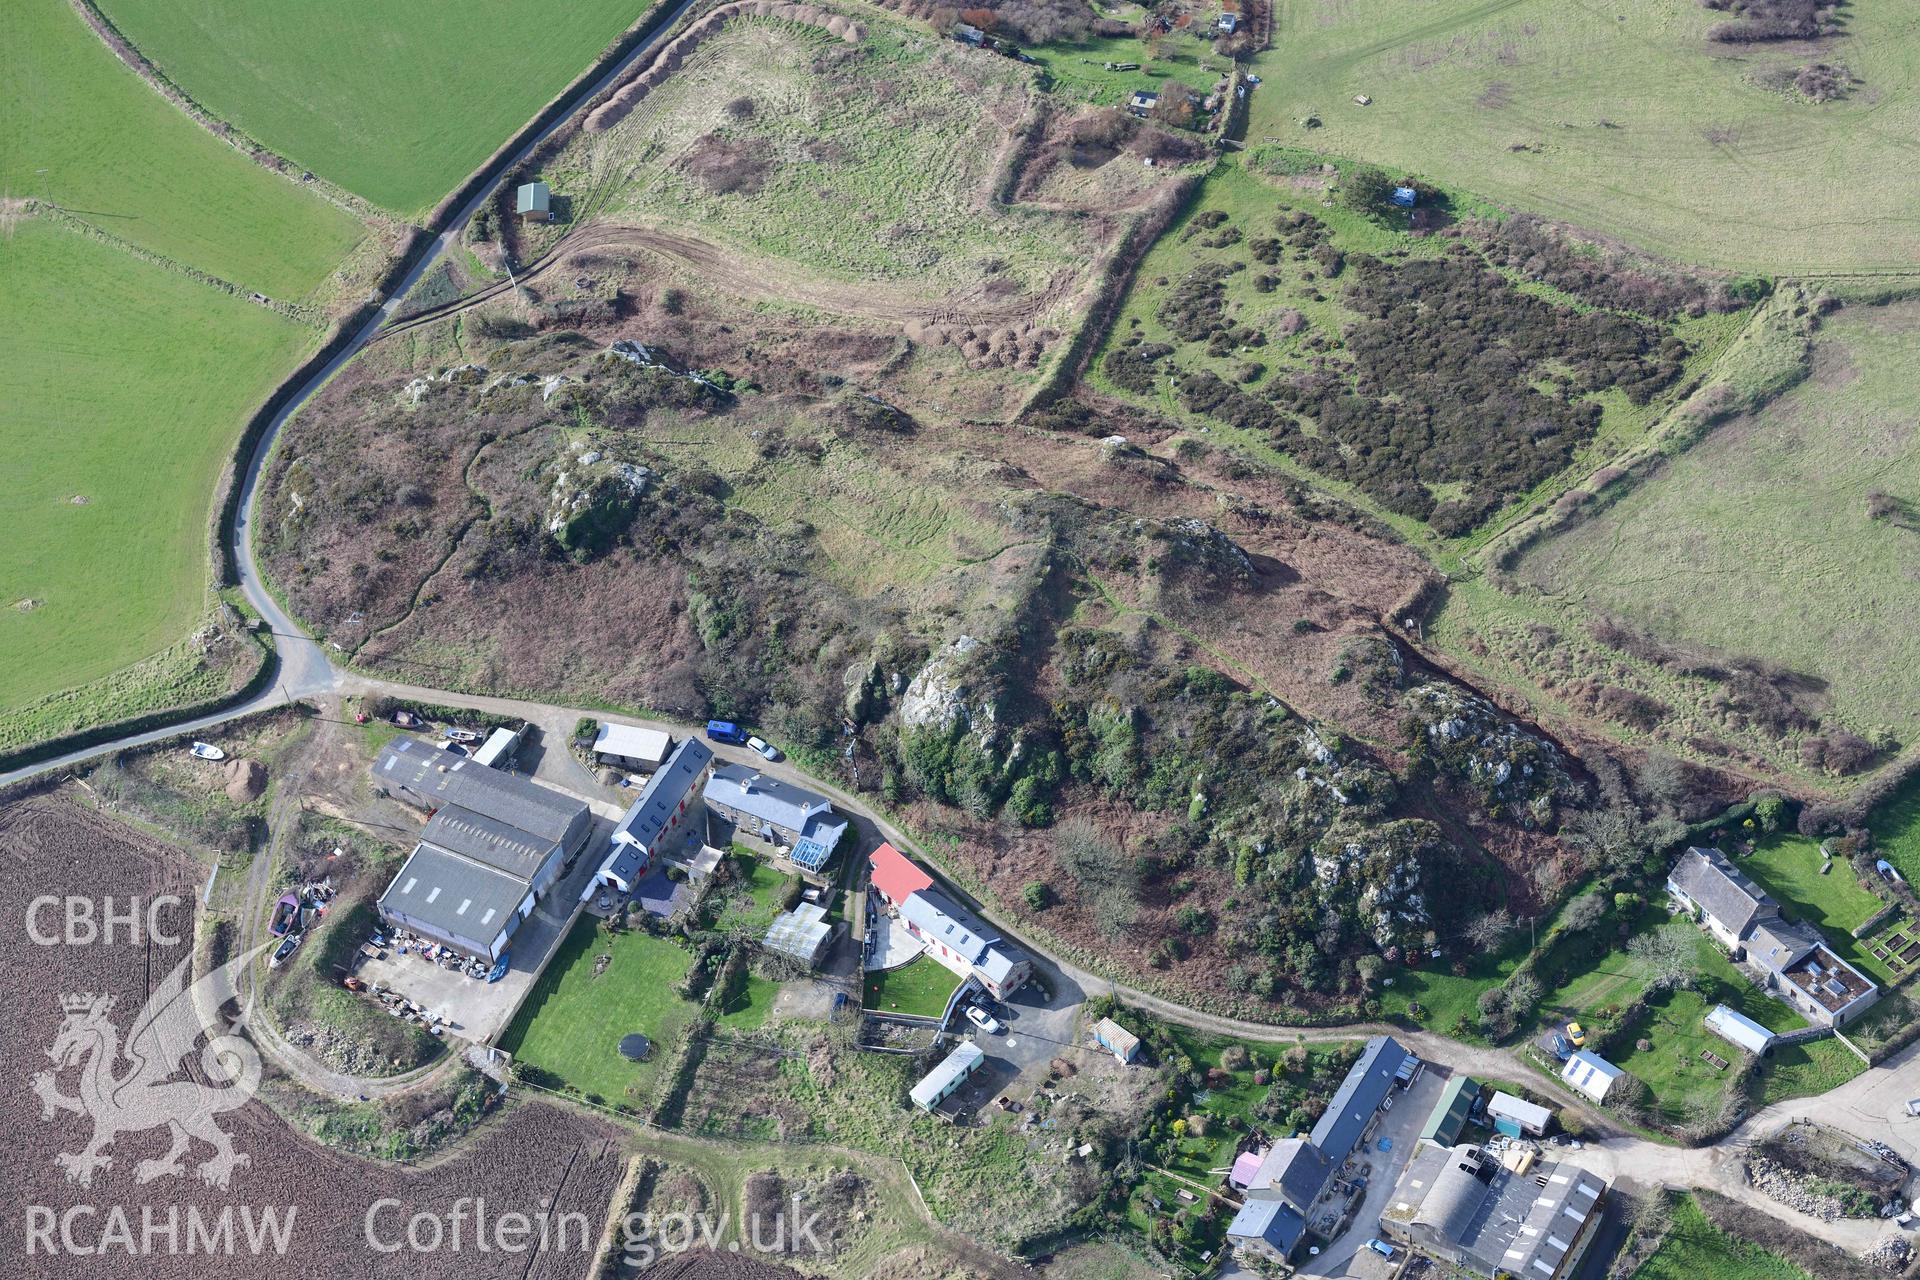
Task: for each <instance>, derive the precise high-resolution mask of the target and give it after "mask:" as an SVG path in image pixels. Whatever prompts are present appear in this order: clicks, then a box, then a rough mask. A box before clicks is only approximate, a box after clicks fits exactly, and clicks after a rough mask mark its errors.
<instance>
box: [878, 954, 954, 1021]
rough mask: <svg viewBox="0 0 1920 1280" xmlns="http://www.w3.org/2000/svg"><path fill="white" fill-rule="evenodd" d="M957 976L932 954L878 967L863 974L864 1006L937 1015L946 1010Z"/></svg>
mask: <svg viewBox="0 0 1920 1280" xmlns="http://www.w3.org/2000/svg"><path fill="white" fill-rule="evenodd" d="M959 985H960V979H958V978H956V977H954V976H953V971H952V970H951V969H949V968H947V967H946V966H945V965H943V964H941V963H940V962H939V961H938V960H935V959H934V958H933V957H932V956H925V955H923V956H921V957H920V958H919V959H917V960H910V961H908V962H907V963H906V964H903V965H901V966H900V967H899V968H898V969H882V970H881V971H879V972H878V973H869V974H868V975H867V985H866V1004H867V1008H869V1009H872V1010H874V1011H875V1012H877V1013H904V1014H910V1015H913V1016H916V1017H922V1018H937V1017H939V1016H940V1015H941V1014H942V1013H943V1012H945V1011H946V1007H947V1001H948V1000H949V999H951V998H952V996H953V989H954V988H955V987H957V986H959Z"/></svg>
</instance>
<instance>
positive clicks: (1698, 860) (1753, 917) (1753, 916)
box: [1667, 845, 1780, 959]
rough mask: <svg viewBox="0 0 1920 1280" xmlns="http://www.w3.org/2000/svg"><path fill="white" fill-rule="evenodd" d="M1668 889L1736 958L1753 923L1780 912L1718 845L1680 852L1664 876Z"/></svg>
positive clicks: (1777, 916)
mask: <svg viewBox="0 0 1920 1280" xmlns="http://www.w3.org/2000/svg"><path fill="white" fill-rule="evenodd" d="M1667 892H1668V893H1670V894H1672V895H1673V897H1674V898H1675V899H1676V900H1677V901H1678V902H1679V903H1680V905H1681V906H1682V907H1685V908H1686V909H1687V910H1688V911H1690V912H1693V913H1695V914H1697V915H1698V916H1699V917H1700V922H1701V923H1702V924H1704V925H1706V926H1707V932H1709V933H1711V934H1712V935H1713V936H1714V937H1716V938H1718V939H1719V940H1720V944H1721V945H1722V946H1724V947H1725V948H1726V949H1727V950H1728V951H1731V952H1733V954H1734V958H1735V959H1738V958H1739V956H1740V952H1741V949H1742V948H1743V946H1744V945H1745V943H1746V940H1747V937H1748V935H1750V934H1751V933H1752V932H1753V930H1754V928H1755V926H1756V925H1758V924H1759V923H1760V922H1762V921H1765V920H1775V919H1778V918H1779V915H1780V905H1779V904H1778V903H1776V902H1775V901H1774V900H1773V899H1772V898H1770V897H1768V896H1767V894H1766V891H1765V890H1763V889H1761V887H1760V886H1759V885H1757V884H1755V883H1754V882H1753V878H1752V877H1751V876H1748V875H1747V874H1746V873H1745V872H1743V871H1741V870H1740V869H1739V868H1738V867H1736V866H1734V865H1733V862H1732V860H1731V859H1729V858H1728V857H1727V855H1726V854H1724V853H1722V852H1720V850H1718V849H1711V848H1708V849H1703V848H1701V847H1699V846H1698V845H1695V846H1693V847H1691V848H1689V849H1688V850H1687V851H1686V852H1685V853H1683V854H1681V855H1680V860H1679V861H1678V862H1676V863H1674V864H1673V871H1672V873H1671V874H1669V875H1668V876H1667Z"/></svg>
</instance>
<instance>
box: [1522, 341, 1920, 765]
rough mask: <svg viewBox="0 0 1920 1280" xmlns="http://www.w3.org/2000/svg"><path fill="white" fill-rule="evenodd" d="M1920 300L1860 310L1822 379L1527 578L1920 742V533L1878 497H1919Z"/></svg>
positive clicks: (1732, 432) (1533, 563)
mask: <svg viewBox="0 0 1920 1280" xmlns="http://www.w3.org/2000/svg"><path fill="white" fill-rule="evenodd" d="M1916 335H1920V304H1917V303H1895V304H1892V305H1890V306H1886V307H1880V308H1848V309H1846V310H1843V311H1841V312H1839V313H1838V314H1836V315H1834V316H1832V317H1830V318H1829V319H1828V320H1827V321H1826V322H1825V324H1824V325H1823V326H1822V328H1821V332H1820V335H1819V337H1818V339H1817V340H1816V342H1815V346H1814V355H1813V373H1812V376H1811V377H1810V378H1809V379H1808V380H1807V381H1805V382H1803V383H1801V384H1800V385H1799V386H1798V387H1796V388H1794V389H1793V390H1791V391H1789V392H1788V393H1787V394H1785V395H1784V396H1782V397H1781V398H1779V399H1778V400H1776V401H1775V402H1774V403H1773V404H1772V405H1770V406H1769V407H1768V408H1766V409H1765V410H1764V411H1762V412H1761V413H1760V414H1759V415H1758V416H1757V417H1754V418H1750V419H1744V420H1738V421H1735V422H1733V423H1730V424H1728V425H1727V426H1723V427H1721V428H1720V429H1719V430H1717V431H1716V432H1714V433H1713V434H1712V435H1710V436H1708V437H1707V438H1706V439H1705V440H1703V441H1701V442H1700V443H1698V444H1696V445H1694V446H1693V448H1691V449H1690V450H1688V451H1687V452H1686V453H1685V454H1683V455H1681V456H1680V457H1677V458H1675V459H1673V460H1672V461H1671V462H1669V463H1668V464H1667V465H1666V466H1665V467H1664V468H1663V470H1661V471H1660V472H1659V473H1657V474H1656V475H1654V476H1653V477H1652V478H1650V479H1649V480H1647V481H1645V482H1643V483H1642V484H1641V485H1640V486H1639V487H1638V488H1636V489H1634V490H1633V491H1632V492H1630V493H1628V494H1627V495H1626V496H1625V497H1623V498H1622V499H1621V500H1620V501H1618V502H1616V503H1614V504H1613V505H1612V506H1611V507H1610V508H1608V509H1607V510H1606V511H1604V512H1603V513H1601V514H1599V515H1597V516H1595V517H1594V518H1592V519H1590V520H1587V521H1585V522H1583V523H1580V524H1577V525H1575V526H1573V527H1572V528H1570V529H1568V530H1567V531H1566V532H1563V533H1561V534H1559V535H1557V536H1554V537H1552V538H1549V539H1547V540H1546V541H1544V542H1543V543H1541V544H1540V545H1539V546H1538V547H1537V548H1536V549H1535V550H1534V551H1532V552H1531V553H1529V554H1528V555H1527V556H1526V557H1525V559H1523V560H1522V561H1521V563H1520V566H1519V576H1520V578H1521V579H1522V580H1523V581H1525V582H1527V583H1530V584H1532V585H1535V586H1538V587H1539V588H1541V590H1543V591H1544V592H1546V593H1548V595H1550V596H1553V597H1558V598H1563V599H1567V600H1571V601H1575V602H1578V603H1579V604H1581V605H1583V606H1584V607H1585V608H1587V609H1588V610H1591V611H1593V612H1597V613H1602V614H1607V615H1611V616H1615V617H1619V618H1623V619H1626V620H1628V621H1630V622H1632V623H1634V624H1635V625H1637V626H1640V627H1643V628H1646V629H1648V630H1650V631H1652V632H1654V633H1655V634H1656V635H1659V636H1663V637H1667V638H1670V639H1675V640H1680V641H1683V642H1684V641H1691V642H1693V643H1696V644H1704V645H1708V646H1712V647H1714V648H1716V649H1719V650H1722V651H1725V652H1729V653H1735V654H1743V655H1753V656H1757V657H1760V658H1765V659H1768V660H1771V661H1773V662H1777V663H1779V664H1781V665H1783V666H1786V667H1789V668H1791V669H1793V670H1795V671H1800V672H1805V673H1807V674H1809V675H1812V676H1816V677H1818V678H1820V679H1822V680H1824V681H1826V683H1827V686H1828V692H1827V697H1828V699H1829V701H1830V703H1831V706H1832V709H1833V712H1834V713H1835V715H1836V716H1837V718H1838V719H1839V720H1840V721H1841V722H1843V723H1845V724H1847V725H1849V726H1850V727H1853V728H1855V729H1856V730H1859V731H1862V732H1865V731H1869V730H1871V729H1872V728H1873V727H1875V726H1886V727H1887V728H1888V729H1890V730H1891V731H1892V732H1893V733H1894V734H1895V735H1896V736H1897V737H1899V738H1900V739H1902V740H1911V739H1912V738H1913V737H1914V735H1915V734H1916V733H1920V698H1917V697H1915V683H1914V673H1915V672H1916V671H1920V631H1916V630H1915V629H1914V628H1913V627H1911V626H1909V625H1908V624H1907V620H1908V619H1910V618H1912V617H1914V616H1916V614H1920V581H1916V579H1915V577H1914V575H1913V574H1912V573H1911V571H1910V570H1911V567H1912V561H1913V557H1914V554H1915V552H1916V549H1920V541H1916V540H1917V539H1920V533H1915V532H1913V531H1912V530H1911V529H1910V528H1907V527H1904V524H1905V522H1904V521H1902V520H1896V519H1886V518H1879V519H1876V518H1875V517H1874V516H1873V515H1871V514H1870V513H1869V510H1868V506H1869V495H1870V494H1873V493H1884V494H1887V495H1891V496H1892V497H1893V498H1894V499H1897V500H1910V497H1913V496H1920V449H1915V448H1914V440H1915V435H1914V423H1915V416H1914V415H1915V410H1916V406H1920V380H1917V379H1916V377H1915V374H1914V364H1913V361H1912V359H1911V358H1910V356H1911V350H1912V346H1913V342H1914V339H1915V336H1916Z"/></svg>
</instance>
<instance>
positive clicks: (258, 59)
mask: <svg viewBox="0 0 1920 1280" xmlns="http://www.w3.org/2000/svg"><path fill="white" fill-rule="evenodd" d="M39 2H42V3H44V2H47V0H39ZM101 7H102V8H103V9H105V10H106V12H107V14H108V16H109V17H111V18H112V19H113V21H114V24H115V25H116V26H118V27H119V28H120V30H121V31H122V32H123V33H124V34H125V35H126V36H127V38H128V39H130V40H132V41H133V43H134V44H136V45H137V46H139V48H140V50H141V52H143V53H144V54H146V55H147V57H148V58H149V59H151V60H152V61H153V63H154V65H155V66H157V67H159V68H160V69H161V70H162V71H163V72H164V73H166V75H167V76H168V77H169V78H171V79H172V80H173V81H174V82H175V83H177V84H179V85H180V86H181V87H182V88H184V89H185V90H186V91H187V93H188V94H190V95H191V96H192V97H193V98H194V99H196V100H197V101H198V102H200V103H201V105H203V106H205V107H206V108H207V109H208V110H209V111H211V112H213V114H215V115H217V116H220V117H221V118H223V119H227V120H231V121H233V122H234V123H235V124H236V125H238V126H240V128H242V129H244V130H245V131H246V132H247V133H249V134H251V135H252V136H253V137H255V138H258V139H259V140H260V141H261V142H263V143H265V144H266V145H267V146H269V147H271V148H272V149H273V150H275V151H278V152H279V153H280V154H282V155H284V156H286V157H287V158H289V159H291V160H294V161H297V162H298V163H300V164H303V165H305V166H307V167H308V168H309V169H312V170H313V171H314V172H315V173H318V174H321V175H322V176H324V177H326V178H328V179H330V180H332V181H334V182H337V183H339V184H340V185H341V186H343V187H345V188H347V189H348V190H350V191H354V192H357V193H358V194H360V195H362V196H365V197H366V198H367V199H368V200H370V201H372V202H373V203H374V204H377V205H381V206H383V207H385V208H388V209H391V210H393V211H395V212H396V213H401V214H413V213H416V212H419V211H422V210H424V209H427V208H429V207H430V206H432V205H433V204H434V203H435V202H436V201H437V200H439V199H440V198H441V197H442V196H444V195H446V193H447V192H449V191H451V190H452V189H453V188H454V186H455V185H457V184H458V183H459V182H460V180H461V179H462V178H465V177H466V176H467V175H468V174H469V173H471V172H472V171H473V170H475V169H477V168H479V167H480V165H481V163H482V162H484V161H485V160H486V158H487V157H488V156H489V155H492V154H493V151H494V149H495V148H496V147H498V146H499V145H500V144H501V143H503V142H505V141H506V140H507V139H508V138H509V137H511V136H512V135H513V133H514V131H515V130H517V129H519V128H520V126H521V125H523V124H525V123H526V122H527V121H528V120H530V119H532V118H533V116H534V115H535V114H536V113H537V112H538V111H539V110H540V108H541V107H543V106H545V105H546V103H547V102H548V100H549V99H551V98H552V97H553V96H554V95H555V94H557V93H558V92H559V91H560V90H561V89H562V88H564V87H565V86H566V85H567V83H568V82H569V81H571V80H572V79H573V78H574V77H575V76H577V75H578V74H579V73H580V72H582V71H584V70H585V69H586V68H587V66H588V65H589V64H590V63H591V62H592V61H593V60H594V58H595V57H596V56H598V55H599V53H600V51H601V50H603V49H605V48H606V47H607V46H608V45H610V44H612V43H613V42H614V40H615V39H617V38H618V37H619V35H620V33H621V32H623V31H625V30H626V29H627V28H628V27H629V26H631V25H633V23H635V22H637V21H638V20H639V19H640V16H641V15H642V14H644V13H645V12H646V11H647V8H648V0H575V2H574V3H570V4H565V5H558V6H551V7H548V6H540V5H527V4H520V3H515V2H514V0H467V2H466V3H460V4H455V3H453V2H452V0H419V2H418V3H414V4H406V5H368V4H365V3H361V2H359V0H310V2H309V3H306V4H269V5H262V4H252V3H248V2H247V0H143V2H142V3H137V4H136V3H132V2H131V0H103V3H102V5H101Z"/></svg>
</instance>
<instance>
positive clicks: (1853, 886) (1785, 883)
mask: <svg viewBox="0 0 1920 1280" xmlns="http://www.w3.org/2000/svg"><path fill="white" fill-rule="evenodd" d="M1823 861H1824V858H1823V857H1822V855H1821V853H1820V842H1819V841H1818V840H1809V839H1808V838H1807V837H1805V836H1788V835H1777V836H1768V837H1767V838H1766V839H1764V840H1761V841H1759V842H1758V843H1757V844H1756V845H1755V847H1754V851H1753V853H1752V854H1751V855H1750V856H1748V857H1744V858H1741V859H1740V866H1741V868H1742V869H1743V870H1745V871H1746V873H1747V874H1748V875H1750V876H1752V877H1753V878H1754V879H1755V880H1757V881H1758V882H1759V883H1760V887H1761V888H1763V889H1765V890H1766V891H1767V892H1768V893H1771V894H1772V895H1773V896H1774V897H1775V898H1778V899H1779V900H1780V903H1781V905H1782V906H1784V907H1786V908H1787V909H1788V911H1789V912H1790V913H1791V914H1793V915H1795V916H1797V917H1799V918H1800V919H1803V920H1806V921H1809V922H1810V923H1812V924H1815V925H1818V926H1819V927H1820V929H1821V931H1822V932H1824V933H1826V934H1828V935H1829V936H1838V937H1841V938H1844V937H1846V936H1847V935H1848V934H1850V933H1852V932H1853V930H1855V929H1857V928H1859V927H1860V926H1861V925H1863V924H1865V923H1866V922H1867V921H1868V920H1870V919H1872V918H1873V917H1874V916H1875V915H1876V914H1878V913H1879V912H1880V910H1881V909H1882V908H1883V907H1885V906H1886V903H1884V902H1882V901H1881V900H1880V898H1879V896H1878V895H1876V894H1873V893H1870V892H1868V891H1867V890H1866V889H1863V888H1861V887H1860V881H1859V880H1858V879H1856V878H1855V876H1854V874H1853V868H1852V867H1851V866H1849V865H1848V864H1847V862H1846V860H1845V859H1841V860H1839V861H1836V862H1835V863H1834V864H1833V869H1832V870H1831V871H1829V872H1827V874H1825V875H1821V874H1820V866H1821V863H1822V862H1823Z"/></svg>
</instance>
